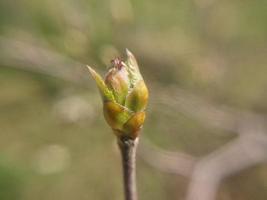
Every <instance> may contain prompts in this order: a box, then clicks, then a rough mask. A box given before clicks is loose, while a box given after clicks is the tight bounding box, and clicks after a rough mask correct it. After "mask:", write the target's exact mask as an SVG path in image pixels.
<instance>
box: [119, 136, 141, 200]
mask: <svg viewBox="0 0 267 200" xmlns="http://www.w3.org/2000/svg"><path fill="white" fill-rule="evenodd" d="M118 145H119V148H120V151H121V156H122V167H123V179H124V194H125V200H137V189H136V161H135V158H136V149H137V145H138V138H136V139H135V140H133V139H130V138H119V139H118Z"/></svg>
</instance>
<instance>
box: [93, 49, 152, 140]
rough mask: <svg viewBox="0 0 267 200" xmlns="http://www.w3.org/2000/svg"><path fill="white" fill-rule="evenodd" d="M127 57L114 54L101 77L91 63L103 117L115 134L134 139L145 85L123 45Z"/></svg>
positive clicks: (141, 114)
mask: <svg viewBox="0 0 267 200" xmlns="http://www.w3.org/2000/svg"><path fill="white" fill-rule="evenodd" d="M126 55H127V59H126V61H125V62H123V61H122V60H121V59H119V58H116V59H114V60H113V61H112V67H111V68H110V69H109V71H108V73H107V74H106V76H105V80H103V79H102V77H101V76H100V75H99V74H98V73H97V72H95V71H94V70H93V69H92V68H91V67H89V66H88V69H89V71H90V73H91V75H92V77H93V78H94V79H95V81H96V84H97V86H98V89H99V91H100V94H101V96H102V100H103V111H104V117H105V119H106V121H107V123H108V124H109V125H110V127H111V128H112V129H113V131H114V133H115V134H116V135H117V136H118V137H128V138H131V139H135V138H136V137H138V134H139V130H140V129H141V128H142V125H143V123H144V120H145V109H146V106H147V100H148V89H147V87H146V84H145V82H144V80H143V77H142V75H141V73H140V71H139V67H138V64H137V61H136V59H135V57H134V55H133V54H132V53H131V52H130V51H129V50H127V49H126Z"/></svg>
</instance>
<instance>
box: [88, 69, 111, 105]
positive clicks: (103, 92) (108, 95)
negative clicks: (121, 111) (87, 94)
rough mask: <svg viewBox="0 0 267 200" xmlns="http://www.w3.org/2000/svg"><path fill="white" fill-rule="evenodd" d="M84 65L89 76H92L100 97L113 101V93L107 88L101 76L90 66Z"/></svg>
mask: <svg viewBox="0 0 267 200" xmlns="http://www.w3.org/2000/svg"><path fill="white" fill-rule="evenodd" d="M86 67H87V68H88V70H89V72H90V74H91V76H92V77H93V78H94V80H95V82H96V85H97V87H98V90H99V92H100V94H101V97H102V99H103V100H104V101H112V102H114V101H115V98H114V95H113V93H112V91H110V90H109V88H108V87H107V85H106V84H105V82H104V80H103V79H102V77H101V76H100V75H99V74H98V73H97V72H96V71H95V70H94V69H93V68H91V67H90V66H88V65H86Z"/></svg>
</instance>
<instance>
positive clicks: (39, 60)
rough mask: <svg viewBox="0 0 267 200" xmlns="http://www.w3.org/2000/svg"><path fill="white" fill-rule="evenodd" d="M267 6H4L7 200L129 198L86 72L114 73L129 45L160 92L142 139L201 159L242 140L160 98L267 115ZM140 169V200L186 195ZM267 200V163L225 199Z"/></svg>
mask: <svg viewBox="0 0 267 200" xmlns="http://www.w3.org/2000/svg"><path fill="white" fill-rule="evenodd" d="M266 9H267V1H265V0H254V1H251V0H231V1H230V0H220V1H219V0H179V1H177V0H165V1H161V0H154V1H145V0H109V1H108V0H103V1H101V0H58V1H54V0H43V1H40V0H0V199H1V200H35V199H38V200H63V199H64V200H73V199H79V200H85V199H97V200H100V199H116V200H122V199H123V195H122V183H121V179H122V177H121V173H120V172H121V166H120V157H119V153H118V150H117V147H116V141H115V137H114V136H113V135H112V133H111V131H110V129H109V127H108V126H107V125H106V123H105V122H104V119H103V116H102V113H101V111H102V108H101V101H100V97H99V95H98V93H97V90H96V88H95V83H94V82H93V80H91V78H90V77H89V75H88V73H87V71H86V68H85V64H89V65H90V66H93V67H95V68H96V69H97V70H98V71H100V72H101V73H102V74H103V73H104V71H105V70H106V66H109V65H110V59H112V58H114V56H123V54H124V49H125V48H129V49H130V50H131V51H132V52H133V53H134V54H135V55H136V57H137V59H138V61H139V64H140V68H141V71H142V73H143V75H144V77H145V80H146V82H147V85H148V87H149V88H150V92H151V98H150V105H149V108H148V116H147V121H146V124H145V126H144V130H143V133H142V137H144V138H146V139H147V140H149V141H151V142H152V143H154V144H156V145H157V146H160V147H162V148H164V149H167V150H172V151H181V152H185V153H188V154H191V155H193V156H195V157H201V156H204V155H206V154H208V153H210V152H212V151H214V150H216V149H217V148H218V147H220V146H222V145H224V144H225V143H227V142H228V141H230V140H232V139H233V138H234V137H236V136H235V134H234V133H229V134H224V131H222V130H219V129H215V128H210V127H207V126H203V125H202V124H201V123H200V122H198V121H197V120H194V119H191V118H190V117H188V116H186V115H184V114H183V113H180V112H179V109H178V108H176V107H175V106H174V105H172V104H170V105H168V106H166V105H165V104H162V103H161V102H160V101H159V100H158V98H157V97H158V96H159V95H160V94H161V93H160V92H161V90H163V91H164V92H165V93H166V92H168V90H169V88H182V89H183V90H185V91H187V92H190V93H192V94H196V95H198V96H202V97H205V98H207V99H209V100H210V101H212V102H214V103H216V104H223V105H228V106H230V107H232V108H235V109H239V110H248V111H253V112H257V113H261V114H266V113H267V103H266V102H267V56H266V55H267V12H266ZM159 88H160V89H159ZM172 95H173V94H172V93H171V92H169V98H170V99H171V98H172ZM137 165H138V172H137V179H138V190H139V196H140V199H142V200H146V199H154V200H163V199H166V200H168V199H183V198H184V196H185V193H186V191H187V186H188V179H186V178H184V177H182V176H174V175H172V174H168V173H164V172H162V171H160V170H158V169H155V168H153V167H152V166H150V165H148V164H147V163H146V162H145V161H144V160H142V159H141V158H140V157H138V159H137ZM266 198H267V167H266V164H265V165H259V166H256V167H253V168H250V169H248V170H246V171H242V172H241V173H238V174H236V175H235V176H233V177H231V178H229V179H226V180H225V181H224V182H223V184H222V186H221V187H220V191H219V193H218V199H222V200H230V199H231V200H232V199H235V200H252V199H253V200H265V199H266Z"/></svg>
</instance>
